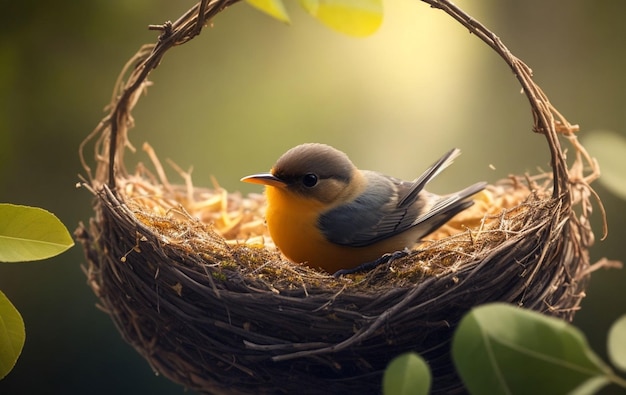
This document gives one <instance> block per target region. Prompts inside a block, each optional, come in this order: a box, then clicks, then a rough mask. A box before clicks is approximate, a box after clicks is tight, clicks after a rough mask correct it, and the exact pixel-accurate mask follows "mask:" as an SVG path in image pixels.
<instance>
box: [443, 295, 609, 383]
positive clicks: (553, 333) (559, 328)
mask: <svg viewBox="0 0 626 395" xmlns="http://www.w3.org/2000/svg"><path fill="white" fill-rule="evenodd" d="M452 357H453V360H454V363H455V365H456V368H457V370H458V373H459V375H460V376H461V378H462V379H463V382H464V383H465V385H466V386H467V388H468V389H469V391H470V392H471V393H473V394H516V395H517V394H565V393H568V392H570V391H573V392H575V393H577V394H583V393H590V392H585V391H588V390H596V389H598V388H600V387H602V386H604V385H606V384H607V383H608V381H609V378H608V376H610V375H612V372H611V369H610V368H609V367H608V366H606V365H605V364H604V363H603V362H602V361H601V360H600V358H599V357H598V356H597V355H596V354H595V353H594V352H593V351H592V350H591V349H590V348H589V345H588V343H587V340H586V339H585V337H584V335H583V334H582V333H581V332H580V331H579V330H578V329H576V328H575V327H573V326H571V325H570V324H568V323H567V322H565V321H562V320H559V319H556V318H552V317H547V316H544V315H542V314H539V313H536V312H533V311H529V310H524V309H521V308H517V307H514V306H512V305H508V304H503V303H495V304H490V305H483V306H480V307H477V308H475V309H473V310H472V311H471V312H470V313H469V314H467V315H466V316H465V317H464V318H463V319H462V320H461V322H460V324H459V327H458V328H457V331H456V332H455V335H454V338H453V340H452Z"/></svg>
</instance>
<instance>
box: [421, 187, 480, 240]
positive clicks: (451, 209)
mask: <svg viewBox="0 0 626 395" xmlns="http://www.w3.org/2000/svg"><path fill="white" fill-rule="evenodd" d="M486 186H487V183H486V182H478V183H476V184H473V185H470V186H469V187H467V188H465V189H463V190H461V191H459V192H456V193H453V194H451V195H448V196H443V197H442V198H441V199H439V200H438V201H437V202H436V203H435V204H434V205H433V207H431V208H430V210H428V212H426V213H424V214H423V215H421V216H420V217H418V218H416V219H415V221H414V222H413V224H414V225H413V226H415V227H420V226H422V225H423V226H424V229H422V232H420V233H421V236H420V237H423V236H426V235H427V234H429V233H431V232H433V231H435V230H436V229H437V228H439V227H441V226H442V225H443V224H445V223H446V222H448V221H449V220H450V219H451V218H452V217H454V216H455V215H457V214H458V213H460V212H461V211H463V210H465V209H466V208H468V207H470V206H472V205H473V204H474V202H473V201H472V200H469V198H470V197H471V196H472V195H474V194H476V193H478V192H480V191H482V190H483V189H485V187H486Z"/></svg>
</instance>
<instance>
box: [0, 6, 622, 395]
mask: <svg viewBox="0 0 626 395" xmlns="http://www.w3.org/2000/svg"><path fill="white" fill-rule="evenodd" d="M192 4H193V3H192V1H184V2H172V1H167V0H151V1H146V0H143V1H132V2H129V1H124V0H106V1H104V0H98V1H88V2H75V1H68V0H58V1H55V2H47V1H33V0H31V1H21V2H17V1H13V2H8V1H2V2H0V15H3V22H2V24H0V201H2V202H11V203H16V204H25V205H33V206H38V207H43V208H46V209H48V210H50V211H52V212H53V213H55V214H56V215H57V216H58V217H59V218H60V219H61V220H62V221H63V222H64V223H65V224H66V225H67V227H68V228H69V229H70V230H73V229H75V227H76V225H77V224H78V222H79V221H87V220H88V219H89V217H90V216H91V215H92V211H91V201H92V197H91V196H90V195H89V193H88V192H86V191H85V190H82V189H76V188H75V184H76V182H77V181H78V180H79V178H78V175H79V174H80V173H83V170H82V168H81V166H80V163H79V160H78V145H79V144H80V142H81V140H82V139H83V138H84V137H85V136H86V135H87V134H88V133H89V132H90V131H91V130H92V129H93V128H94V127H95V126H96V124H97V123H98V121H99V120H100V119H101V117H102V116H103V107H104V105H105V104H106V103H108V101H109V99H110V95H111V90H112V87H113V84H114V82H115V80H116V77H117V75H118V73H119V71H120V70H121V67H122V66H123V65H124V63H125V62H126V61H127V59H128V58H130V56H131V55H132V54H133V53H134V52H135V51H136V50H137V49H138V48H139V47H140V45H141V44H144V43H150V42H154V41H155V39H156V36H157V34H156V32H151V31H148V30H147V25H148V24H155V23H162V22H164V21H166V20H170V19H171V20H174V19H176V18H177V17H178V16H179V15H180V14H182V12H183V11H185V10H187V9H188V8H189V7H191V6H192ZM458 4H459V5H460V6H462V7H464V8H465V9H466V10H467V11H468V12H470V14H472V15H473V16H474V17H476V18H477V19H478V20H480V21H481V22H483V23H484V24H485V25H486V26H488V27H490V28H491V29H492V30H493V31H494V32H496V34H498V35H499V36H500V37H501V38H502V40H503V41H504V43H505V44H506V45H507V46H508V47H509V48H510V49H511V50H512V51H513V53H514V54H516V55H517V56H518V57H520V58H521V59H523V60H524V61H525V62H526V63H527V64H529V65H530V66H531V67H532V68H533V70H534V72H535V76H536V80H537V81H538V82H539V83H540V85H541V86H542V87H543V89H544V90H545V91H546V92H547V94H548V95H549V97H550V99H551V101H552V102H553V103H554V104H555V105H556V106H557V107H558V108H559V110H560V111H561V112H562V113H564V114H565V115H566V116H567V117H568V118H569V120H570V121H571V122H573V123H578V124H580V125H581V128H582V132H581V134H583V135H585V134H587V135H592V134H593V133H594V131H597V130H610V131H614V132H615V133H617V134H620V135H622V136H624V135H625V133H626V117H625V115H624V114H626V76H625V75H624V70H626V50H625V49H626V48H625V46H626V44H625V43H624V37H626V24H624V22H623V16H624V15H625V14H626V3H624V2H607V1H604V2H598V1H593V0H554V1H550V2H546V1H543V0H525V1H519V0H518V1H513V0H509V1H501V0H489V1H482V2H470V1H459V2H458ZM384 5H385V20H384V23H383V26H382V27H381V29H380V30H379V31H378V32H377V33H376V34H375V35H373V36H370V37H368V38H361V39H357V38H351V37H347V36H343V35H341V34H339V33H336V32H333V31H331V30H329V29H327V28H326V27H324V26H322V25H321V24H320V23H319V22H317V21H316V20H314V19H313V18H311V17H309V16H308V15H306V14H305V13H304V11H302V10H301V9H300V8H299V7H298V6H297V4H296V3H295V2H293V4H292V3H288V10H289V11H290V13H291V17H292V22H293V23H292V25H291V26H287V25H284V24H282V23H280V22H278V21H275V20H272V19H270V18H269V17H267V16H265V15H262V14H260V13H259V12H257V11H256V10H254V9H252V8H251V7H249V6H247V5H245V4H238V5H236V6H234V7H232V8H231V9H229V10H227V11H226V12H224V13H223V14H221V15H219V16H218V17H217V19H215V21H214V23H213V25H212V27H211V28H207V29H205V30H204V32H203V33H202V35H201V36H200V37H198V38H196V39H194V40H193V41H192V42H191V43H189V44H186V45H184V46H183V47H180V48H176V49H174V50H172V51H170V53H168V54H167V55H166V57H165V59H164V61H163V63H162V64H161V65H160V66H159V68H158V69H157V70H156V71H155V72H154V73H153V75H152V78H151V79H152V81H153V82H154V86H153V87H151V88H150V89H149V92H148V95H147V96H146V97H143V98H142V99H141V101H140V103H139V105H138V107H137V109H136V111H135V118H136V122H137V126H136V128H135V129H133V130H132V132H131V141H132V142H133V143H134V144H135V146H137V147H139V148H140V147H141V145H142V143H143V142H144V141H148V142H150V144H152V145H153V146H154V148H155V149H156V151H157V153H158V155H159V156H160V157H161V159H162V160H164V159H165V158H171V159H172V160H174V161H175V162H176V163H178V164H179V165H180V166H181V167H183V168H190V167H191V166H193V168H194V171H193V176H194V183H195V184H197V185H204V186H209V185H210V176H211V175H214V176H215V177H217V179H218V180H219V182H220V183H221V185H222V186H224V187H226V188H227V189H229V190H241V191H244V192H251V191H260V190H259V189H258V188H255V187H254V186H250V185H244V184H241V183H239V181H238V180H239V178H240V177H241V176H243V175H246V174H250V173H252V172H258V171H265V170H267V169H269V167H270V166H271V165H272V163H273V162H274V160H275V159H276V158H277V157H278V156H279V155H280V154H281V153H282V152H284V151H285V150H286V149H287V148H290V147H291V146H294V145H296V144H299V143H302V142H306V141H319V142H326V143H329V144H332V145H334V146H336V147H338V148H340V149H342V150H344V151H346V152H347V153H348V154H349V155H350V156H351V158H352V159H353V160H354V162H355V163H356V164H357V165H358V166H359V167H361V168H370V169H377V170H380V171H383V172H385V173H388V174H392V175H394V176H397V177H404V178H413V177H415V176H416V175H417V174H418V173H419V172H421V171H422V170H423V169H424V168H425V167H426V166H427V165H429V164H430V163H431V162H432V161H434V160H435V159H436V158H438V157H439V155H441V154H442V153H443V152H445V151H446V150H448V149H449V148H451V147H453V146H456V147H459V148H461V149H462V150H463V152H464V154H463V156H462V157H461V158H459V159H458V160H457V162H456V164H455V166H452V167H451V168H450V169H449V170H447V171H446V172H445V173H444V176H442V177H441V179H440V180H438V181H436V182H434V183H433V185H432V186H431V187H430V189H431V190H433V191H435V192H441V193H445V192H448V191H451V190H453V189H455V188H460V187H463V186H465V185H466V184H469V183H473V182H475V181H477V180H487V181H495V180H497V179H499V178H501V177H505V176H507V175H508V174H510V173H515V174H523V173H524V172H527V171H528V172H531V173H532V172H536V171H537V169H538V168H542V169H548V149H547V145H546V143H545V141H544V138H543V137H542V136H541V135H537V134H534V133H532V132H531V125H532V119H531V116H530V112H529V109H528V104H527V101H526V99H525V97H524V96H523V95H521V94H520V88H519V85H518V84H517V82H516V80H515V78H514V77H513V75H512V73H511V72H510V71H509V69H508V68H507V66H506V65H505V64H504V63H503V62H502V60H501V59H500V58H499V57H497V56H496V55H495V53H493V52H492V51H491V50H490V49H488V48H487V46H485V45H484V44H482V43H481V42H480V41H479V40H478V39H477V38H476V37H473V36H471V35H470V34H468V32H467V31H466V30H465V29H463V28H461V27H460V26H459V25H458V24H456V23H455V22H453V21H452V20H451V19H450V18H449V17H448V16H447V15H445V14H444V13H442V12H440V11H436V10H433V9H430V8H429V7H428V6H427V5H426V4H424V3H421V2H419V1H417V0H394V1H385V3H384ZM128 157H129V162H130V163H134V162H137V161H144V162H147V161H148V160H147V157H146V156H145V154H144V153H143V152H142V151H141V149H139V150H138V152H137V153H136V154H129V156H128ZM619 160H620V161H626V158H624V157H622V158H621V159H619ZM489 165H493V166H494V167H495V170H492V169H491V168H490V166H489ZM170 174H171V180H172V181H176V180H177V178H176V176H175V175H174V172H170ZM595 187H596V190H597V192H598V194H599V195H600V196H601V197H602V200H603V202H604V204H605V206H606V210H607V214H608V222H609V227H610V233H609V236H608V237H607V239H606V240H605V241H598V242H597V243H596V245H595V246H594V248H593V249H592V251H591V255H592V260H593V261H596V260H598V259H600V258H602V257H609V258H611V259H616V260H622V261H625V260H626V253H625V252H624V242H623V240H624V237H625V232H626V231H625V229H624V225H625V222H626V221H625V219H626V213H625V210H624V201H623V200H622V199H621V198H619V197H617V196H615V195H613V194H612V193H611V192H609V190H608V189H606V188H605V187H604V186H603V185H602V184H600V183H596V184H595ZM596 213H598V210H596ZM593 223H594V227H595V229H596V234H597V236H598V238H599V237H600V236H601V218H600V215H599V214H597V215H595V217H594V218H593ZM83 262H84V258H83V255H82V251H81V249H80V248H79V247H78V246H75V247H74V248H72V249H71V250H70V251H69V252H67V253H65V254H63V255H62V256H60V257H57V258H55V259H50V260H47V261H43V262H32V263H27V264H20V265H15V264H2V265H0V289H2V290H3V292H5V293H6V295H7V296H8V297H9V298H10V299H11V300H12V302H13V303H14V304H15V306H16V307H17V308H18V309H19V310H20V312H21V313H22V315H23V317H24V321H25V323H26V330H27V339H26V345H25V348H24V351H23V354H22V356H21V358H20V359H19V361H18V363H17V365H16V367H15V369H14V370H13V372H11V373H10V374H9V376H7V377H6V378H5V379H4V380H2V381H0V394H31V395H32V394H84V393H90V394H111V393H116V394H136V393H150V394H182V393H185V390H184V389H183V388H182V387H180V386H178V385H176V384H173V383H171V382H169V381H168V380H167V379H165V378H163V377H159V376H158V375H156V374H155V373H154V372H153V371H152V370H151V369H150V367H149V366H148V364H147V363H146V362H145V361H144V360H143V359H142V358H140V357H139V355H138V354H137V353H136V352H135V351H134V350H133V349H132V348H131V347H130V346H128V345H127V344H125V343H124V342H123V341H122V340H121V337H120V336H119V334H118V333H117V331H116V329H115V328H114V326H113V324H112V322H111V321H110V320H109V318H108V317H107V316H106V315H105V314H104V313H102V312H101V311H99V310H98V309H97V308H96V306H95V305H96V303H97V301H96V298H95V297H94V295H93V294H92V292H91V290H90V289H89V288H88V286H87V285H86V282H85V277H84V275H83V273H82V271H81V264H83ZM587 294H588V296H587V298H586V299H585V300H584V302H583V308H582V310H581V311H580V313H578V315H577V316H576V319H575V324H576V325H577V326H579V327H580V328H581V329H582V330H583V331H584V332H585V333H586V334H587V336H588V338H589V340H590V343H591V344H592V347H593V348H594V349H595V350H596V351H597V352H598V353H599V354H600V355H602V356H604V357H606V351H605V341H606V333H607V330H608V328H609V326H610V324H611V323H612V322H613V321H614V320H615V319H616V318H618V317H619V316H620V315H622V314H624V313H626V271H625V270H610V271H605V270H601V271H599V272H596V273H594V275H593V277H592V280H591V283H590V286H589V288H588V292H587ZM615 391H616V390H615V389H613V390H611V389H608V390H606V391H604V393H607V394H609V393H613V392H615ZM615 393H617V392H615Z"/></svg>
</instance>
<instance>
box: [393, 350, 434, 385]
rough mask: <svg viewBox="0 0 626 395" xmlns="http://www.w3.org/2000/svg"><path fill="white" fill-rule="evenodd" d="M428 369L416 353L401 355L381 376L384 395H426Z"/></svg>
mask: <svg viewBox="0 0 626 395" xmlns="http://www.w3.org/2000/svg"><path fill="white" fill-rule="evenodd" d="M430 381H431V377H430V369H429V368H428V364H427V363H426V361H424V359H423V358H422V357H420V356H419V355H417V354H416V353H412V352H411V353H406V354H402V355H400V356H398V357H396V358H394V359H393V361H391V363H389V366H387V369H385V375H384V376H383V394H384V395H421V394H424V395H427V394H428V391H429V390H430Z"/></svg>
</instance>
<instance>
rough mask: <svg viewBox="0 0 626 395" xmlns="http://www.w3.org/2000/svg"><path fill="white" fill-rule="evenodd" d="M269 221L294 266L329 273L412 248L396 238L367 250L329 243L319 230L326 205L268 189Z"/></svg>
mask: <svg viewBox="0 0 626 395" xmlns="http://www.w3.org/2000/svg"><path fill="white" fill-rule="evenodd" d="M266 196H267V203H268V207H267V211H266V214H265V219H266V221H267V226H268V228H269V232H270V235H271V236H272V240H274V243H275V244H276V246H278V248H279V249H280V251H281V252H282V253H283V254H284V255H285V256H286V257H287V258H288V259H289V260H290V261H292V262H296V263H304V264H306V265H308V266H310V267H313V268H322V269H324V270H326V271H327V272H329V273H331V274H332V273H334V272H336V271H337V270H340V269H348V268H353V267H356V266H358V265H359V264H362V263H365V262H371V261H374V260H376V259H377V258H379V257H381V256H382V255H384V254H385V253H388V252H394V251H398V250H402V249H403V248H404V247H407V246H410V245H412V242H408V245H407V240H405V239H406V237H401V238H398V237H394V238H391V239H387V240H383V241H381V242H378V243H375V244H372V245H369V246H365V247H348V246H341V245H338V244H334V243H331V242H329V241H327V240H326V239H325V237H324V235H323V234H322V233H321V232H320V231H319V229H318V227H317V218H318V216H319V214H320V213H321V212H323V211H324V206H323V204H322V203H320V202H318V201H316V200H314V199H306V198H303V197H299V196H296V195H294V194H292V193H290V192H288V191H286V190H284V189H282V188H278V187H273V186H267V187H266Z"/></svg>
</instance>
